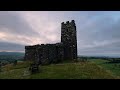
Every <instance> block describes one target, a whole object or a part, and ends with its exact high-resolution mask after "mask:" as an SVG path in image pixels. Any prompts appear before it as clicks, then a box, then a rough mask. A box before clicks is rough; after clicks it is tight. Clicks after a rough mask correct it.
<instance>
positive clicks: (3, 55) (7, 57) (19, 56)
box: [0, 52, 25, 61]
mask: <svg viewBox="0 0 120 90" xmlns="http://www.w3.org/2000/svg"><path fill="white" fill-rule="evenodd" d="M24 54H25V53H21V52H0V60H1V61H13V60H23V58H24Z"/></svg>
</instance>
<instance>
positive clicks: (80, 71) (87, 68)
mask: <svg viewBox="0 0 120 90" xmlns="http://www.w3.org/2000/svg"><path fill="white" fill-rule="evenodd" d="M115 78H116V77H115V76H113V75H112V73H111V72H108V71H106V70H105V69H103V68H102V67H100V66H98V65H97V64H95V63H92V62H78V63H61V64H54V65H53V64H52V65H48V66H40V72H39V73H37V74H33V75H30V73H29V72H28V63H25V62H22V63H19V64H18V65H17V66H12V65H8V66H5V67H3V72H1V73H0V79H115Z"/></svg>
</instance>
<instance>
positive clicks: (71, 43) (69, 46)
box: [61, 20, 77, 60]
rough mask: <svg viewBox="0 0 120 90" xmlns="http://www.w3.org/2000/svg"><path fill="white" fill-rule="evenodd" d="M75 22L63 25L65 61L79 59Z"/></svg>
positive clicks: (62, 38)
mask: <svg viewBox="0 0 120 90" xmlns="http://www.w3.org/2000/svg"><path fill="white" fill-rule="evenodd" d="M76 33H77V32H76V24H75V21H74V20H72V21H71V22H69V21H67V22H66V23H64V22H62V23H61V42H62V43H63V45H64V59H66V60H67V59H71V60H72V59H77V34H76Z"/></svg>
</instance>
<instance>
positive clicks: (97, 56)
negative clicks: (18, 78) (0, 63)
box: [0, 51, 120, 57]
mask: <svg viewBox="0 0 120 90" xmlns="http://www.w3.org/2000/svg"><path fill="white" fill-rule="evenodd" d="M1 52H6V53H7V52H9V53H14V52H15V53H24V54H25V52H24V51H21V52H20V51H0V53H1ZM78 56H90V57H91V56H93V57H120V56H119V55H94V54H88V55H87V54H86V55H85V54H81V55H78Z"/></svg>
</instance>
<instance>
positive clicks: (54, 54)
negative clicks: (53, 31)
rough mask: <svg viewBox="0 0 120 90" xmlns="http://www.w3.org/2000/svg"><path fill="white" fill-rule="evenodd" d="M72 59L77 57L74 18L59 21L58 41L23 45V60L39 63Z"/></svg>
mask: <svg viewBox="0 0 120 90" xmlns="http://www.w3.org/2000/svg"><path fill="white" fill-rule="evenodd" d="M73 59H77V34H76V25H75V21H74V20H72V21H71V22H69V21H67V22H66V23H64V22H63V23H61V42H60V43H56V44H41V45H39V44H38V45H34V46H25V60H34V61H36V62H38V63H39V64H50V63H58V62H61V61H62V60H73Z"/></svg>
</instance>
